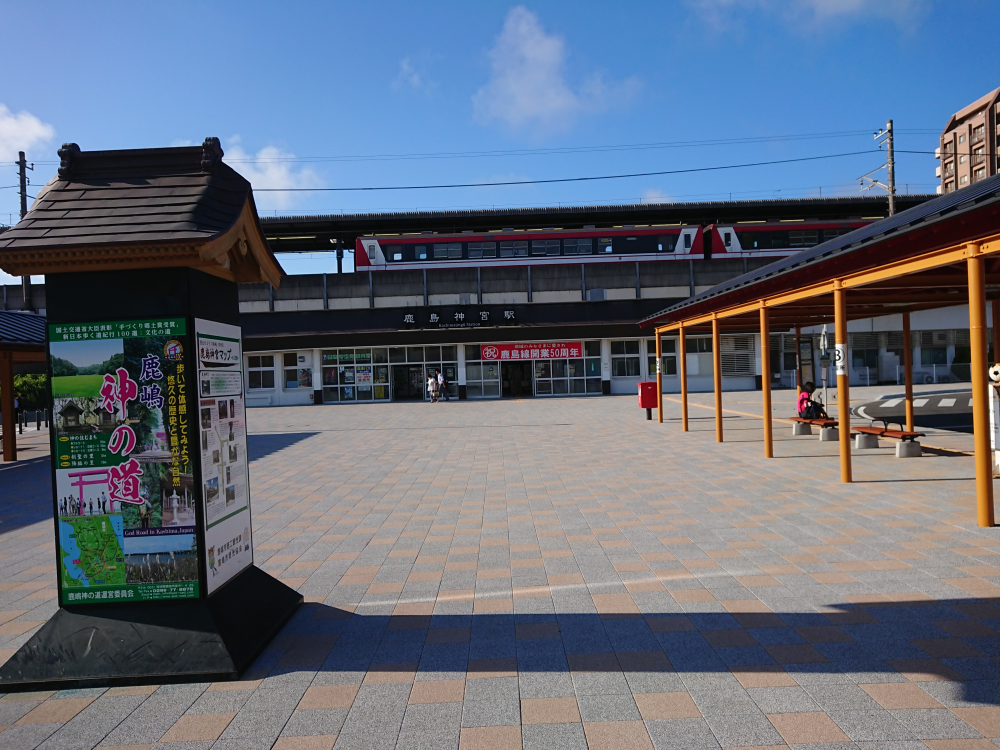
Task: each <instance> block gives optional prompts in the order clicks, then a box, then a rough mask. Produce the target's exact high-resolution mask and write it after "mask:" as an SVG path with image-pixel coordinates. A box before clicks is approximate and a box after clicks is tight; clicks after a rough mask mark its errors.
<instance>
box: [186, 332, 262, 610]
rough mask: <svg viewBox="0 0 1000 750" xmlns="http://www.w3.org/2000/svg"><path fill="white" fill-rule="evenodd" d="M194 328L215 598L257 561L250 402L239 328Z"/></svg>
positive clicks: (209, 573) (209, 571) (208, 571)
mask: <svg viewBox="0 0 1000 750" xmlns="http://www.w3.org/2000/svg"><path fill="white" fill-rule="evenodd" d="M194 326H195V336H196V337H197V340H198V345H197V352H196V357H197V362H198V384H199V392H198V396H199V399H198V417H199V424H198V426H199V429H200V431H201V432H200V444H201V490H202V497H203V498H204V513H203V516H202V517H203V522H204V537H205V555H204V560H205V581H206V586H207V589H208V592H207V593H208V595H209V596H211V595H212V594H213V593H214V592H215V591H216V590H218V588H219V587H220V586H222V585H223V584H224V583H226V582H227V581H229V580H231V579H232V578H233V577H234V576H235V575H236V574H237V573H239V572H240V571H241V570H243V569H244V568H246V567H248V566H249V565H251V564H252V563H253V544H252V542H251V534H250V489H249V472H248V464H247V425H246V403H245V401H244V398H243V365H242V361H243V359H242V353H241V343H240V342H241V331H240V328H239V326H233V325H228V324H225V323H218V322H215V321H211V320H202V319H200V318H195V321H194Z"/></svg>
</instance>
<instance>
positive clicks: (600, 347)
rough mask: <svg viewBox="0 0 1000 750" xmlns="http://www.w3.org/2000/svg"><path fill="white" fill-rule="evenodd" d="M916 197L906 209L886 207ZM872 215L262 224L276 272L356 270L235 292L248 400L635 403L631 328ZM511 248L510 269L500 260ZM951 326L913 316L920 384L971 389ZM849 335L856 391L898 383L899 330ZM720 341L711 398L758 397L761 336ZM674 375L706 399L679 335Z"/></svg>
mask: <svg viewBox="0 0 1000 750" xmlns="http://www.w3.org/2000/svg"><path fill="white" fill-rule="evenodd" d="M930 197H933V196H907V197H904V198H903V199H902V200H903V203H902V204H901V205H900V209H906V208H909V207H912V206H915V205H918V204H919V203H921V202H923V201H924V200H926V199H928V198H930ZM886 210H887V206H886V201H885V199H884V198H880V197H865V198H833V199H813V200H809V199H806V200H794V201H743V202H721V203H702V204H670V205H635V206H605V207H587V208H574V209H567V208H562V209H558V210H556V209H552V210H543V209H522V210H498V211H480V212H453V213H413V214H408V215H404V214H391V215H362V216H336V217H334V216H331V217H294V218H283V219H265V220H264V228H265V232H266V234H267V235H268V241H269V243H270V244H271V245H272V247H273V248H275V250H276V251H277V252H278V253H279V255H278V257H279V258H280V257H282V255H281V253H282V252H288V251H293V252H294V251H298V252H310V251H316V250H327V249H328V248H330V247H333V246H335V245H336V243H337V241H338V240H339V242H340V246H341V247H345V246H346V247H347V248H348V249H353V250H354V251H355V253H356V256H355V261H356V266H355V268H356V270H355V272H353V273H344V274H341V275H338V274H318V275H305V276H290V277H286V278H285V279H284V280H283V282H282V285H281V287H280V288H278V289H275V290H271V289H268V288H266V287H263V286H261V287H259V288H257V287H253V286H250V285H245V286H243V287H242V288H241V303H240V304H241V313H242V319H243V325H244V336H245V337H246V341H247V352H248V353H247V362H246V367H247V383H248V386H249V389H248V396H249V399H250V403H256V404H258V405H262V406H263V405H283V404H309V403H350V402H357V401H390V400H409V399H423V398H426V394H425V383H426V378H427V375H428V374H429V373H432V372H434V371H435V370H438V369H440V370H441V371H442V372H443V373H444V374H445V377H446V378H447V380H448V382H449V383H450V388H449V390H450V394H451V397H453V398H473V399H475V398H501V397H516V398H526V397H559V396H574V395H576V396H597V395H601V394H625V393H627V394H634V393H635V392H636V387H637V384H638V383H639V382H641V381H648V380H654V379H655V374H656V355H655V343H654V339H653V337H652V336H651V335H650V332H649V331H648V330H643V329H640V328H639V327H638V326H637V321H638V320H641V319H642V318H644V317H647V316H648V315H651V314H653V313H654V312H656V311H658V310H661V309H663V308H664V307H665V306H667V305H669V304H672V303H674V302H680V301H683V300H685V299H687V298H689V297H691V296H693V295H696V294H698V293H701V292H703V291H704V290H706V289H708V288H710V287H712V286H713V285H715V284H718V283H722V282H724V281H728V280H730V279H733V278H736V277H739V276H741V275H743V274H744V273H747V272H753V271H755V270H757V269H759V268H761V267H763V266H765V265H767V264H769V263H771V262H772V261H774V260H775V259H776V256H777V257H788V256H790V255H792V254H794V253H797V252H799V251H800V250H801V249H805V248H808V247H812V246H815V245H816V244H819V243H820V242H822V241H826V240H828V239H831V238H835V237H837V236H839V235H841V234H844V233H846V232H848V231H852V230H853V229H855V228H858V227H860V226H865V225H867V224H868V223H871V222H872V221H874V220H877V219H878V218H881V217H883V216H884V215H885V213H886ZM365 230H367V231H365ZM403 230H409V231H403ZM688 234H690V236H691V239H690V240H686V238H685V235H688ZM664 236H671V237H674V238H676V239H675V241H673V242H671V244H670V246H671V247H672V248H673V252H671V253H670V254H669V255H666V254H664V255H661V256H659V257H656V256H655V254H656V253H657V252H658V251H657V250H656V247H657V245H658V244H659V243H657V242H655V241H654V240H652V239H650V240H649V242H648V243H647V248H648V249H649V250H650V252H649V253H643V252H632V251H631V250H632V247H633V246H634V245H632V244H631V243H635V245H642V244H643V241H644V238H649V237H657V238H662V237H664ZM515 242H517V243H518V244H522V243H523V246H525V248H526V249H525V251H524V253H525V255H524V256H521V257H520V258H519V257H518V256H516V255H513V252H512V253H511V254H510V255H507V256H506V257H505V256H503V255H502V254H501V253H502V252H503V247H504V243H509V244H510V245H512V246H513V243H515ZM584 242H588V243H589V248H590V252H589V253H587V254H584V253H582V252H579V251H578V248H579V247H580V246H581V245H583V243H584ZM543 243H544V246H545V250H544V253H545V254H544V255H543V254H542V252H541V251H540V248H541V246H542V245H543ZM560 243H561V244H560ZM490 244H492V245H493V246H494V247H489V245H490ZM685 245H689V247H687V248H685ZM373 246H374V248H375V249H372V248H373ZM604 246H610V247H611V248H612V251H613V252H611V253H608V254H607V255H605V254H604V253H602V252H600V247H604ZM484 247H485V249H484ZM536 247H538V248H539V251H536ZM685 249H686V250H687V251H688V252H684V250H685ZM449 253H450V254H451V256H450V257H449ZM421 254H422V257H421ZM394 256H402V262H401V263H400V264H396V265H395V266H394V263H393V257H394ZM567 256H571V257H567ZM651 256H652V257H651ZM362 258H363V260H362V261H361V262H358V261H359V259H362ZM376 258H377V259H378V261H381V262H378V261H376ZM637 258H638V259H637ZM963 318H965V319H967V313H966V312H964V309H963V308H962V307H961V306H959V307H956V308H955V309H952V310H947V311H935V312H934V313H933V314H927V315H925V316H921V315H920V314H915V315H914V319H913V330H914V332H915V333H914V337H913V340H912V342H911V346H912V353H913V354H914V356H915V359H914V362H915V363H916V368H915V370H916V377H917V379H918V381H919V382H923V381H924V380H931V381H933V382H949V381H952V380H967V379H968V372H967V371H968V364H967V363H968V341H967V337H968V333H967V322H963ZM852 328H853V330H852V333H851V343H852V347H851V349H852V351H851V353H852V358H853V359H852V361H853V362H854V363H855V367H854V368H853V370H852V378H853V379H854V381H855V382H856V383H858V384H867V383H877V382H896V380H898V379H899V375H898V373H899V371H900V370H899V368H900V367H901V365H902V362H903V339H902V332H901V329H900V321H898V320H895V319H894V318H893V317H891V316H890V317H888V318H880V319H877V320H872V321H858V322H856V323H855V324H854V325H853V326H852ZM820 334H821V329H818V328H817V329H815V330H813V329H805V330H804V331H803V332H802V333H801V337H800V342H799V343H800V346H801V347H802V351H801V356H802V361H803V368H802V377H803V378H806V379H818V373H819V345H820ZM831 336H832V334H831ZM720 344H721V369H722V374H723V385H724V388H725V389H726V390H752V389H754V388H760V387H761V381H760V378H761V369H762V368H761V356H760V355H761V351H762V350H763V347H762V345H761V341H760V336H759V335H755V334H753V333H747V334H738V333H734V334H729V335H725V336H723V337H722V339H721V342H720ZM768 348H769V351H770V371H771V373H772V386H773V387H795V384H796V380H797V379H798V378H799V375H798V372H797V360H796V343H795V334H794V332H793V331H791V330H789V331H775V332H773V333H772V335H771V337H770V341H769V342H768ZM677 351H678V350H677V342H676V339H674V338H671V337H670V336H665V337H664V339H663V350H662V353H661V354H662V362H661V372H662V374H663V379H662V380H663V390H664V392H678V391H679V390H680V382H679V379H678V371H679V366H678V361H677V356H678V354H677ZM686 360H687V373H688V383H689V388H690V389H691V390H692V391H709V390H711V389H712V382H713V364H712V363H713V355H712V342H711V338H710V336H707V335H705V336H692V337H690V338H689V341H688V346H687V356H686ZM963 365H964V367H963Z"/></svg>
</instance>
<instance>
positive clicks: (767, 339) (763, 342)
mask: <svg viewBox="0 0 1000 750" xmlns="http://www.w3.org/2000/svg"><path fill="white" fill-rule="evenodd" d="M760 388H761V395H762V397H763V402H764V407H763V411H764V458H774V444H773V436H772V434H771V327H770V325H769V324H768V319H767V306H766V305H765V304H764V303H763V302H761V303H760Z"/></svg>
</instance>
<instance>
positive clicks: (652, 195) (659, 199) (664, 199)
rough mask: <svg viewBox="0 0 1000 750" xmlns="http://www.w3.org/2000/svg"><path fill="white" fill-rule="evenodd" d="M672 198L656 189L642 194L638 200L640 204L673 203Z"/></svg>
mask: <svg viewBox="0 0 1000 750" xmlns="http://www.w3.org/2000/svg"><path fill="white" fill-rule="evenodd" d="M673 200H674V198H673V196H671V195H668V194H667V193H664V192H662V191H660V190H657V189H656V188H650V189H649V190H646V191H645V192H644V193H643V194H642V198H640V199H639V202H640V203H673Z"/></svg>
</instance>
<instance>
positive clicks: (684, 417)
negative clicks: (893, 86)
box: [677, 323, 688, 432]
mask: <svg viewBox="0 0 1000 750" xmlns="http://www.w3.org/2000/svg"><path fill="white" fill-rule="evenodd" d="M677 356H678V357H679V359H680V361H679V362H678V370H677V372H678V374H679V375H680V377H681V429H682V430H683V431H684V432H687V431H688V365H687V342H686V341H685V338H684V324H683V323H681V325H680V326H679V327H678V329H677Z"/></svg>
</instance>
